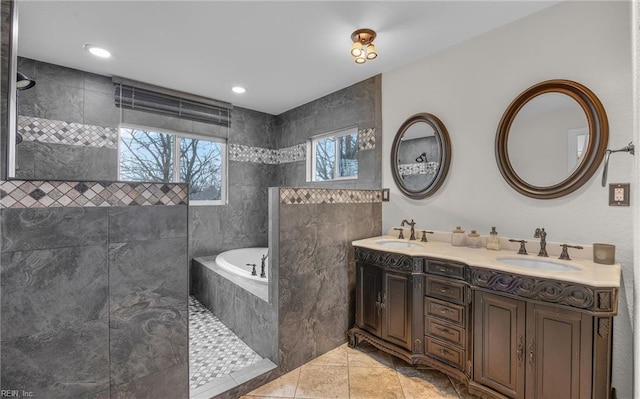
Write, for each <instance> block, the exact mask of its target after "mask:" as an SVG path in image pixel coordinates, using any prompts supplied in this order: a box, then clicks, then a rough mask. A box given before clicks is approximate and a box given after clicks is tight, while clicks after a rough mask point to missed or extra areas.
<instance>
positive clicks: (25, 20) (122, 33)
mask: <svg viewBox="0 0 640 399" xmlns="http://www.w3.org/2000/svg"><path fill="white" fill-rule="evenodd" d="M556 3H557V1H556V2H546V1H464V2H463V1H451V0H449V1H421V2H416V1H414V2H399V1H379V2H368V1H367V2H365V1H355V2H337V1H331V2H329V1H327V2H322V1H321V2H312V1H284V2H282V1H281V2H271V1H266V2H265V1H260V2H246V1H224V2H223V1H196V2H191V1H148V0H147V1H32V0H26V1H25V0H23V1H18V5H19V34H18V40H19V45H18V48H19V50H18V54H19V55H20V56H23V57H28V58H33V59H36V60H40V61H45V62H50V63H53V64H58V65H63V66H67V67H71V68H77V69H81V70H85V71H89V72H94V73H98V74H102V75H107V76H113V75H115V76H122V77H125V78H129V79H134V80H139V81H142V82H146V83H150V84H154V85H158V86H164V87H168V88H171V89H175V90H180V91H184V92H188V93H193V94H198V95H201V96H205V97H210V98H215V99H218V100H222V101H228V102H231V103H233V104H234V105H237V106H241V107H246V108H250V109H255V110H258V111H262V112H267V113H270V114H274V115H277V114H280V113H282V112H284V111H287V110H289V109H291V108H294V107H296V106H299V105H302V104H304V103H307V102H309V101H311V100H314V99H316V98H319V97H322V96H324V95H326V94H328V93H331V92H334V91H336V90H339V89H341V88H344V87H347V86H349V85H351V84H354V83H356V82H359V81H361V80H364V79H366V78H368V77H371V76H374V75H376V74H379V73H382V72H386V71H390V70H392V69H395V68H397V67H399V66H402V65H405V64H408V63H410V62H412V61H416V60H418V59H421V58H424V57H425V56H427V55H429V54H433V53H435V52H437V51H439V50H442V49H444V48H446V47H449V46H452V45H454V44H456V43H459V42H461V41H464V40H466V39H469V38H471V37H473V36H477V35H479V34H481V33H483V32H486V31H489V30H491V29H494V28H496V27H498V26H500V25H503V24H506V23H509V22H511V21H514V20H516V19H519V18H522V17H524V16H526V15H529V14H532V13H534V12H537V11H539V10H541V9H543V8H546V7H549V6H551V5H553V4H556ZM357 28H371V29H374V30H375V31H376V32H377V33H378V38H377V39H376V41H375V44H376V47H377V49H378V54H379V56H378V58H377V59H375V60H373V61H369V62H367V63H366V64H364V65H356V64H355V63H354V62H353V58H352V57H351V56H350V54H349V50H350V48H351V44H352V42H351V39H350V36H351V33H352V32H353V31H354V30H355V29H357ZM86 43H92V44H98V45H102V46H104V47H105V48H107V49H109V50H110V51H111V52H112V54H113V56H112V58H110V59H107V60H105V59H98V58H96V57H93V56H91V55H90V54H89V53H88V52H86V51H85V50H84V49H83V45H84V44H86ZM234 85H242V86H245V87H246V88H247V92H246V93H245V94H243V95H236V94H233V93H232V92H231V90H230V89H231V87H232V86H234Z"/></svg>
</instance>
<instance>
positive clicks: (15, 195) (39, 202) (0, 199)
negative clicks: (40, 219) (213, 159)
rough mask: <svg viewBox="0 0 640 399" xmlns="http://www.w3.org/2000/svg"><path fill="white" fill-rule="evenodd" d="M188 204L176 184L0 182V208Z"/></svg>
mask: <svg viewBox="0 0 640 399" xmlns="http://www.w3.org/2000/svg"><path fill="white" fill-rule="evenodd" d="M188 204H189V190H188V185H186V184H178V183H137V182H68V181H24V180H9V181H2V182H0V209H3V208H56V207H97V206H101V207H106V206H147V205H188Z"/></svg>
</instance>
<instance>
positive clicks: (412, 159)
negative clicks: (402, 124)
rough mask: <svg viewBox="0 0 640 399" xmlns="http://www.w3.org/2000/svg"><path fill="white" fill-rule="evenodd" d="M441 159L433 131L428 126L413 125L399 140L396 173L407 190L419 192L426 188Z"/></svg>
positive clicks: (421, 124) (425, 124)
mask: <svg viewBox="0 0 640 399" xmlns="http://www.w3.org/2000/svg"><path fill="white" fill-rule="evenodd" d="M441 159H442V156H441V154H440V151H439V148H438V141H437V139H436V136H435V130H434V129H433V128H432V127H431V126H430V125H429V124H427V123H424V122H419V123H414V124H413V125H411V126H410V127H409V128H408V129H407V131H406V132H405V133H404V134H403V135H402V137H401V138H400V145H399V147H398V172H399V174H400V177H401V178H402V180H403V181H404V185H405V186H406V188H407V189H408V190H411V191H420V190H423V189H424V188H425V187H428V186H429V185H430V184H431V182H432V181H433V179H434V178H435V176H436V173H437V171H438V168H439V167H440V162H441Z"/></svg>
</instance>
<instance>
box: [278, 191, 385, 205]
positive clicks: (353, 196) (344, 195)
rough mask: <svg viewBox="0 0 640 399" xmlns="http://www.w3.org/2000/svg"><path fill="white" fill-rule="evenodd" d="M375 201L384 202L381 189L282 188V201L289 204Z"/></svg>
mask: <svg viewBox="0 0 640 399" xmlns="http://www.w3.org/2000/svg"><path fill="white" fill-rule="evenodd" d="M373 202H382V191H381V190H342V189H325V188H280V203H281V204H287V205H308V204H365V203H373Z"/></svg>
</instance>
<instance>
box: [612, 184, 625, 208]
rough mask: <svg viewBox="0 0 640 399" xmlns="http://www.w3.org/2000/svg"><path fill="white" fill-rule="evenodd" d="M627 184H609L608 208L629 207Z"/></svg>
mask: <svg viewBox="0 0 640 399" xmlns="http://www.w3.org/2000/svg"><path fill="white" fill-rule="evenodd" d="M629 191H630V184H629V183H611V184H609V205H610V206H629Z"/></svg>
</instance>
